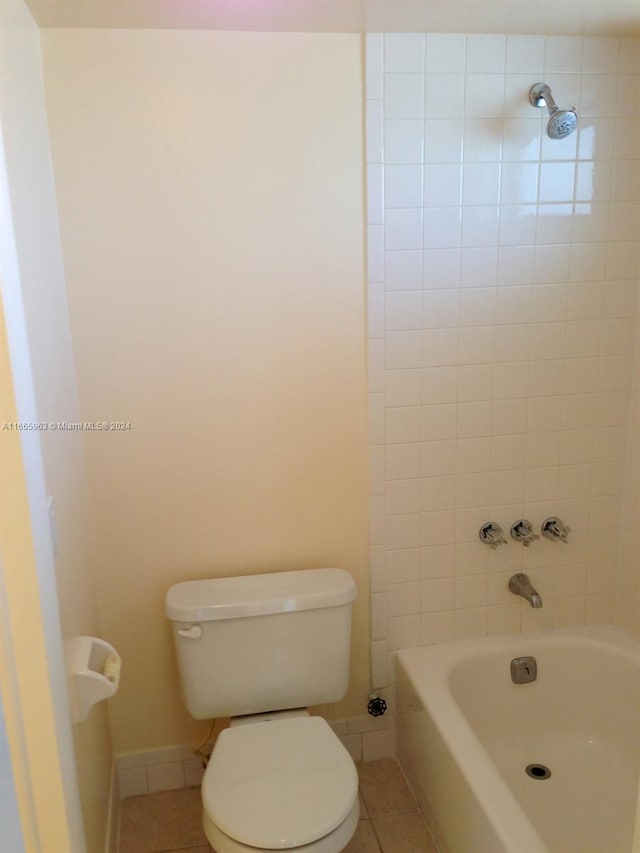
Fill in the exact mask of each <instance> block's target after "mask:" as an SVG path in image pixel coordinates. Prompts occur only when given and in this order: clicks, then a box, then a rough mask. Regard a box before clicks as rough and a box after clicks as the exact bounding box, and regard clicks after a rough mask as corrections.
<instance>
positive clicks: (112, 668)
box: [65, 637, 121, 723]
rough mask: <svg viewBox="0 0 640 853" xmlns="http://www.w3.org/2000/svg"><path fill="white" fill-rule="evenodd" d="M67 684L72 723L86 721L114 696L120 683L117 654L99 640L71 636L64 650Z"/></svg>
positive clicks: (119, 665) (108, 645) (96, 638)
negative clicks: (92, 710)
mask: <svg viewBox="0 0 640 853" xmlns="http://www.w3.org/2000/svg"><path fill="white" fill-rule="evenodd" d="M65 661H66V668H67V673H68V675H69V681H70V690H69V692H70V701H71V717H72V719H73V722H74V723H80V722H82V721H83V720H86V719H87V717H88V715H89V711H90V710H91V708H92V707H93V706H94V705H95V704H96V702H100V701H102V700H103V699H109V698H110V697H111V696H113V695H114V693H115V692H116V690H117V689H118V686H119V684H120V667H121V659H120V655H119V654H118V653H117V652H116V650H115V649H114V647H113V646H111V645H110V644H109V643H107V642H106V641H105V640H101V639H99V638H98V637H72V638H71V639H70V640H68V641H67V643H66V647H65Z"/></svg>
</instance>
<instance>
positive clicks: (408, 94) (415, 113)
mask: <svg viewBox="0 0 640 853" xmlns="http://www.w3.org/2000/svg"><path fill="white" fill-rule="evenodd" d="M424 90H425V81H424V75H423V74H395V73H388V72H385V75H384V113H385V118H387V119H421V118H424Z"/></svg>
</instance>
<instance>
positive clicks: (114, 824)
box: [105, 758, 121, 853]
mask: <svg viewBox="0 0 640 853" xmlns="http://www.w3.org/2000/svg"><path fill="white" fill-rule="evenodd" d="M120 800H121V797H120V786H119V784H118V772H117V768H116V760H115V758H114V760H113V761H112V763H111V778H110V779H109V809H108V812H107V837H106V842H105V853H118V847H119V845H118V838H119V835H120Z"/></svg>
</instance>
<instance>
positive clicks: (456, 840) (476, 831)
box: [396, 627, 640, 853]
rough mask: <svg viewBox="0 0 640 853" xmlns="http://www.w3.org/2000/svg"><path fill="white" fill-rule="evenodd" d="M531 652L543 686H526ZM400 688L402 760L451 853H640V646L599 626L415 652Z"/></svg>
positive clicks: (400, 666)
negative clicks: (638, 849)
mask: <svg viewBox="0 0 640 853" xmlns="http://www.w3.org/2000/svg"><path fill="white" fill-rule="evenodd" d="M528 655H532V656H534V657H535V658H536V661H537V667H538V674H537V679H536V680H535V681H532V682H530V683H524V684H515V683H514V682H513V681H512V679H511V660H512V659H513V658H516V657H521V656H528ZM396 680H397V690H398V693H397V711H398V717H397V724H398V732H397V751H398V760H399V761H400V764H401V766H402V768H403V770H404V771H405V773H406V775H407V778H408V779H409V782H410V783H411V785H412V787H413V790H414V792H415V794H416V797H417V798H418V801H419V802H420V805H421V807H422V808H423V810H424V812H425V814H426V816H427V818H428V820H429V822H430V823H431V826H432V829H433V831H434V834H435V835H436V838H437V840H438V842H439V844H440V847H441V850H442V853H631V848H632V843H633V842H632V838H633V830H634V820H635V809H636V799H637V790H638V772H639V770H640V644H638V643H637V642H635V641H634V640H632V639H631V638H629V637H628V636H626V635H624V634H622V633H621V632H619V631H617V630H616V629H615V628H600V627H598V628H575V629H568V630H558V631H546V632H540V633H536V634H519V635H515V636H509V637H498V638H488V639H482V640H473V641H469V642H467V641H465V642H459V643H450V644H444V645H439V646H426V647H422V648H415V649H404V650H402V651H400V652H398V655H397V679H396ZM530 765H533V767H530V773H532V774H533V775H532V776H530V775H528V774H527V772H525V768H527V767H528V766H530ZM544 768H548V770H550V772H551V775H550V776H549V777H548V778H544V777H545V776H546V770H545V769H544Z"/></svg>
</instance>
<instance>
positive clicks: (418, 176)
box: [384, 165, 422, 248]
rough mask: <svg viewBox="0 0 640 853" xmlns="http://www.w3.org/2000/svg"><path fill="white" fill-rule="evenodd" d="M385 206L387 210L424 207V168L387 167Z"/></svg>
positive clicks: (416, 166)
mask: <svg viewBox="0 0 640 853" xmlns="http://www.w3.org/2000/svg"><path fill="white" fill-rule="evenodd" d="M384 205H385V207H386V208H392V207H421V206H422V166H419V165H388V166H386V167H385V170H384ZM389 248H390V247H389Z"/></svg>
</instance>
